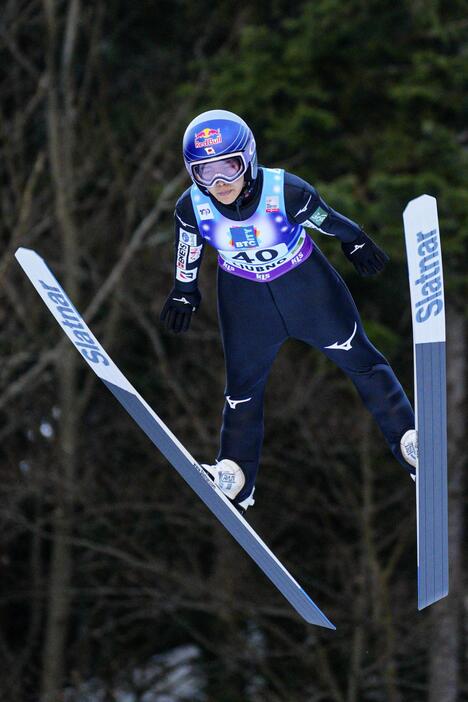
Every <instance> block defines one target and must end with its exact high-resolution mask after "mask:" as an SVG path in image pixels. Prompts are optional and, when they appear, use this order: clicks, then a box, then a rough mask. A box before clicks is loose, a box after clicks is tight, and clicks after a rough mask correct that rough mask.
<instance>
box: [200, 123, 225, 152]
mask: <svg viewBox="0 0 468 702" xmlns="http://www.w3.org/2000/svg"><path fill="white" fill-rule="evenodd" d="M222 141H223V137H222V135H221V129H211V128H210V127H205V129H202V130H201V131H200V132H197V134H195V148H196V149H205V148H206V147H207V146H215V145H216V144H221V143H222Z"/></svg>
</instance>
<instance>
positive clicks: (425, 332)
mask: <svg viewBox="0 0 468 702" xmlns="http://www.w3.org/2000/svg"><path fill="white" fill-rule="evenodd" d="M403 221H404V227H405V240H406V253H407V258H408V274H409V284H410V293H411V310H412V321H413V349H414V388H415V392H414V395H415V410H416V429H417V431H418V443H419V457H418V458H417V465H416V514H417V544H418V609H423V608H424V607H427V606H428V605H430V604H432V603H433V602H437V600H440V599H442V598H443V597H445V596H446V595H447V594H448V589H449V575H448V504H447V502H448V501H447V492H448V491H447V409H446V405H447V403H446V380H445V300H444V279H443V273H442V254H441V244H440V233H439V222H438V217H437V202H436V199H435V198H434V197H431V196H430V195H421V196H420V197H417V198H416V199H414V200H411V202H409V203H408V205H407V207H406V209H405V211H404V213H403Z"/></svg>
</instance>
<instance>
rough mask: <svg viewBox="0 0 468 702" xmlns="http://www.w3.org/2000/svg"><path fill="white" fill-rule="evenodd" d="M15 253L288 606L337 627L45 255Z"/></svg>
mask: <svg viewBox="0 0 468 702" xmlns="http://www.w3.org/2000/svg"><path fill="white" fill-rule="evenodd" d="M15 256H16V258H17V260H18V262H19V264H20V265H21V267H22V268H23V270H24V272H25V273H26V275H27V276H28V278H29V280H30V281H31V283H32V284H33V285H34V287H35V288H36V290H37V292H38V293H39V295H40V296H41V298H42V300H43V301H44V303H45V304H46V306H47V307H48V309H49V310H50V312H51V313H52V315H53V316H54V317H55V319H56V320H57V322H58V323H59V324H60V326H61V327H62V329H63V331H64V332H65V333H66V335H67V336H68V337H69V339H70V340H71V341H72V343H73V344H74V346H75V347H76V348H77V350H78V351H79V352H80V353H81V355H82V356H83V357H84V359H85V360H86V362H87V363H88V365H89V366H90V367H91V368H92V369H93V371H94V372H95V373H96V375H97V376H98V377H99V378H100V379H101V380H102V381H103V383H104V384H105V385H106V386H107V388H108V389H109V390H110V391H111V392H112V393H113V395H114V396H115V397H116V398H117V400H118V401H119V402H120V403H121V404H122V405H123V407H124V408H125V409H126V410H127V412H128V413H129V414H130V416H131V417H132V418H133V419H134V420H135V422H136V423H137V424H138V426H139V427H140V428H141V429H142V430H143V431H144V432H145V434H146V435H147V436H148V437H149V438H150V439H151V441H152V442H153V444H154V445H155V446H156V447H157V448H158V449H159V450H160V451H161V453H162V454H163V455H164V456H165V457H166V458H167V460H168V461H169V463H171V464H172V466H173V467H174V468H175V469H176V470H177V472H178V473H179V474H180V475H181V476H182V478H184V480H185V481H186V482H187V483H188V484H189V485H190V487H191V488H192V489H193V490H194V491H195V492H196V494H197V495H198V496H199V497H200V499H201V500H203V502H204V503H205V505H206V506H207V507H208V508H209V509H210V510H211V512H212V513H213V514H214V515H215V517H217V519H218V520H219V521H220V522H221V523H222V524H223V526H224V527H225V528H226V529H227V530H228V531H229V533H230V534H231V535H232V536H233V537H234V539H236V541H237V542H238V543H239V544H240V545H241V546H242V548H243V549H244V550H245V551H246V552H247V553H248V554H249V556H250V557H251V558H252V559H253V560H254V561H255V563H257V565H258V566H259V567H260V568H261V569H262V570H263V572H264V573H265V575H267V577H268V578H269V579H270V580H271V581H272V583H273V584H274V585H275V586H276V587H277V588H278V590H279V591H280V592H281V593H282V594H283V595H284V597H285V598H286V599H287V600H288V602H289V603H290V604H291V605H292V607H294V609H295V610H296V611H297V612H298V613H299V614H300V615H301V617H303V619H305V621H306V622H309V623H310V624H316V625H318V626H323V627H326V628H328V629H335V628H336V627H335V626H334V625H333V624H332V623H331V622H330V620H329V619H328V618H327V617H326V616H325V614H323V612H322V611H321V610H320V609H319V608H318V607H317V605H316V604H315V603H314V602H313V601H312V599H311V598H310V597H309V595H307V593H306V592H305V591H304V590H303V589H302V588H301V586H300V585H299V584H298V583H297V582H296V580H294V578H293V577H292V576H291V574H290V573H289V572H288V571H287V570H286V568H285V567H284V566H283V564H282V563H281V562H280V561H279V560H278V558H276V556H275V555H274V554H273V553H272V551H270V549H269V548H268V546H266V544H265V543H264V542H263V541H262V540H261V539H260V537H259V536H258V535H257V533H256V532H255V531H254V530H253V529H252V527H251V526H250V525H249V524H248V523H247V522H246V520H245V519H244V518H243V517H242V516H241V515H240V514H239V513H238V511H237V510H236V509H235V507H233V505H232V504H231V503H230V501H229V499H228V498H227V497H225V495H223V493H222V492H221V490H220V489H219V488H218V487H217V486H216V485H215V483H214V482H213V481H212V480H211V479H210V478H209V477H208V476H207V474H206V473H205V471H204V470H203V468H202V467H201V466H200V465H199V463H198V462H197V461H196V460H195V459H194V458H193V457H192V456H191V455H190V453H189V452H188V451H187V450H186V448H185V447H184V446H183V445H182V444H181V443H180V441H179V440H178V439H177V438H176V436H174V434H173V433H172V432H171V431H170V429H169V428H168V427H167V426H166V425H165V424H164V422H163V421H162V420H161V419H160V418H159V417H158V415H157V414H156V413H155V412H154V411H153V410H152V408H151V407H150V406H149V405H148V404H147V402H145V400H144V399H143V398H142V397H141V395H139V393H138V392H137V391H136V390H135V388H134V387H133V386H132V385H131V384H130V383H129V381H128V380H127V378H126V377H125V376H124V375H123V373H122V372H121V371H120V370H119V369H118V368H117V366H116V365H115V363H114V362H113V361H112V360H111V359H110V358H109V355H108V354H107V353H106V351H105V350H104V348H103V347H102V346H101V344H100V343H99V342H98V340H97V339H96V337H95V336H94V335H93V333H92V332H91V331H90V329H89V328H88V326H87V325H86V324H85V322H84V321H83V319H82V317H81V316H80V314H79V313H78V312H77V310H76V309H75V307H74V306H73V304H72V302H71V301H70V300H69V298H68V297H67V295H66V293H65V292H64V290H63V289H62V287H61V286H60V284H59V283H58V281H57V279H56V278H55V276H54V275H53V274H52V272H51V271H50V269H49V267H48V266H47V264H46V263H45V261H44V260H43V259H42V258H41V257H40V256H39V255H38V254H37V253H36V252H35V251H32V250H31V249H25V248H19V249H18V250H17V251H16V254H15Z"/></svg>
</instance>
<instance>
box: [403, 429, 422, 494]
mask: <svg viewBox="0 0 468 702" xmlns="http://www.w3.org/2000/svg"><path fill="white" fill-rule="evenodd" d="M400 450H401V455H402V456H403V458H404V459H405V461H406V462H407V463H409V465H410V466H412V467H413V468H416V459H417V457H418V433H417V431H416V429H408V431H406V432H405V433H404V434H403V436H402V437H401V441H400ZM410 475H411V477H412V478H413V480H414V481H416V473H410Z"/></svg>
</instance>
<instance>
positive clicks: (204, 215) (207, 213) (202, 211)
mask: <svg viewBox="0 0 468 702" xmlns="http://www.w3.org/2000/svg"><path fill="white" fill-rule="evenodd" d="M197 210H198V214H199V216H200V219H201V220H205V219H214V214H213V210H212V209H211V205H210V204H209V203H208V202H205V203H204V204H203V205H197Z"/></svg>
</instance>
